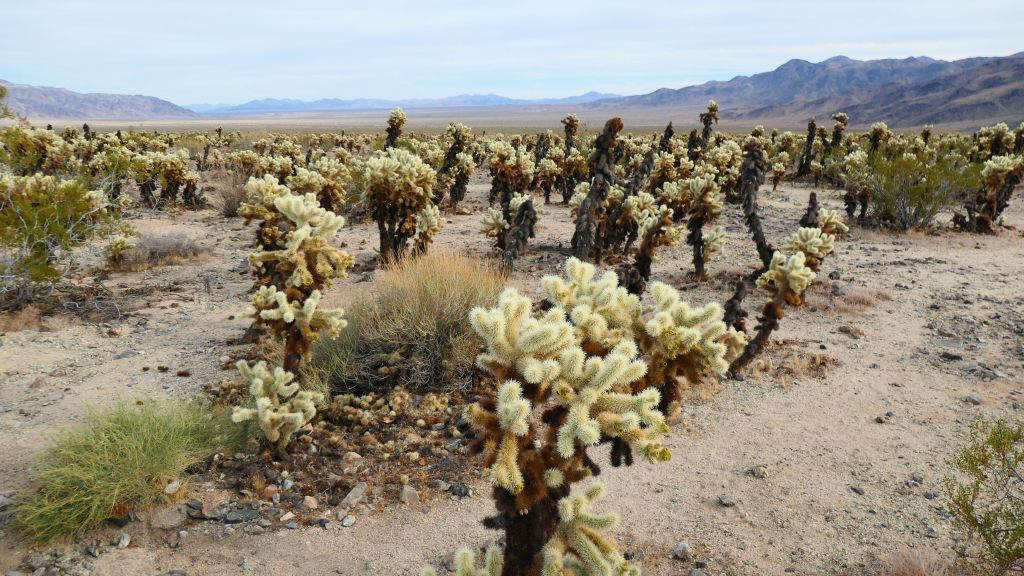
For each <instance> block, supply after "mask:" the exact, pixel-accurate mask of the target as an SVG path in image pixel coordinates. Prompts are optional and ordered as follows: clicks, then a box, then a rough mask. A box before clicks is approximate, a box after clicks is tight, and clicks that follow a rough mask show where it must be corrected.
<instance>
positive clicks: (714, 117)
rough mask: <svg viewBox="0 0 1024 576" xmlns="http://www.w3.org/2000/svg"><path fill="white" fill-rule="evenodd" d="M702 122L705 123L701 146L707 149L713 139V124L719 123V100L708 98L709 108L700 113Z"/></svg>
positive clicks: (701, 135) (701, 134)
mask: <svg viewBox="0 0 1024 576" xmlns="http://www.w3.org/2000/svg"><path fill="white" fill-rule="evenodd" d="M700 123H701V124H703V125H704V128H703V129H702V130H701V133H700V147H701V148H703V149H704V150H707V148H708V142H709V141H710V140H711V125H712V124H718V102H715V101H714V100H708V110H707V112H701V113H700Z"/></svg>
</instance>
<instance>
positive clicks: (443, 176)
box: [434, 122, 476, 206]
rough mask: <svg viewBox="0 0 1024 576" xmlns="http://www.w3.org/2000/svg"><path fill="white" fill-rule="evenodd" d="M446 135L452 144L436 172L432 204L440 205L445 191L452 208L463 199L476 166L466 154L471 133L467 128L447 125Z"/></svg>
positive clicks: (455, 124)
mask: <svg viewBox="0 0 1024 576" xmlns="http://www.w3.org/2000/svg"><path fill="white" fill-rule="evenodd" d="M446 133H447V135H448V136H449V137H450V138H451V139H452V144H451V146H449V147H448V151H447V152H446V153H445V156H444V160H443V161H442V163H441V168H440V169H439V170H438V171H437V190H436V192H435V194H434V204H437V205H440V204H441V201H442V200H444V193H445V191H447V192H448V196H449V197H450V198H451V203H452V206H456V205H457V204H458V203H459V202H461V201H462V199H463V198H464V197H465V195H466V186H467V185H468V184H469V177H470V176H471V175H472V174H473V168H474V167H475V166H476V163H475V162H473V157H472V156H471V155H470V154H468V153H467V150H468V149H469V144H470V138H471V137H472V133H471V132H470V129H469V127H468V126H466V125H464V124H459V123H456V122H453V123H451V124H449V125H448V129H447V131H446Z"/></svg>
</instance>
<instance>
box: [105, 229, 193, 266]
mask: <svg viewBox="0 0 1024 576" xmlns="http://www.w3.org/2000/svg"><path fill="white" fill-rule="evenodd" d="M206 251H207V250H206V249H205V248H203V247H201V246H199V245H198V244H196V242H195V241H194V240H192V239H191V238H189V237H188V236H185V235H184V234H159V235H146V236H142V237H141V238H139V239H138V240H137V241H135V242H134V244H133V245H132V246H130V247H128V248H126V249H122V250H117V251H112V252H110V253H109V255H108V257H107V263H108V264H109V265H110V268H111V270H114V271H117V272H141V271H143V270H147V269H149V268H154V267H156V266H166V265H169V264H177V263H179V262H182V261H185V260H188V259H190V258H195V257H196V256H199V255H200V254H202V253H204V252H206Z"/></svg>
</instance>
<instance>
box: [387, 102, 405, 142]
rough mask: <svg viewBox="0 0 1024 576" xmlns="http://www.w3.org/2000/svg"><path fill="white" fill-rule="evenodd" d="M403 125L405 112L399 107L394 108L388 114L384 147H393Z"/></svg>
mask: <svg viewBox="0 0 1024 576" xmlns="http://www.w3.org/2000/svg"><path fill="white" fill-rule="evenodd" d="M403 126H405V112H403V111H402V109H401V108H395V109H394V110H392V111H391V115H389V116H388V129H387V131H386V132H387V140H386V141H385V142H384V148H386V149H387V148H394V147H395V144H398V138H399V137H400V136H401V135H402V127H403Z"/></svg>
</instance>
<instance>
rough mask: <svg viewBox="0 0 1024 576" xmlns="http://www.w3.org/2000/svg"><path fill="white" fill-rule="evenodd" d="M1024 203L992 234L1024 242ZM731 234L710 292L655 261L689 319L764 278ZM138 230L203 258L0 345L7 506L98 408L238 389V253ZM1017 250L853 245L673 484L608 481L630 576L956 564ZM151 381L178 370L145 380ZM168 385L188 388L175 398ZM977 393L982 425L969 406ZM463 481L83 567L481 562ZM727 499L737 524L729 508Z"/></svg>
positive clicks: (954, 243) (967, 240) (125, 571)
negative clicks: (111, 307)
mask: <svg viewBox="0 0 1024 576" xmlns="http://www.w3.org/2000/svg"><path fill="white" fill-rule="evenodd" d="M476 181H477V182H482V181H483V180H482V179H481V177H479V176H478V177H477V179H476ZM486 190H487V187H486V186H485V185H483V184H477V185H474V186H472V187H471V189H470V198H469V200H468V201H467V202H466V203H465V204H464V205H465V207H467V208H469V209H470V210H471V211H472V212H473V213H472V214H469V215H450V216H449V217H448V220H449V224H448V226H447V227H446V228H445V230H443V231H442V233H441V234H440V235H439V238H438V242H437V246H439V247H447V248H451V249H456V250H461V251H465V252H468V253H470V254H473V255H479V256H480V257H482V258H492V259H493V258H494V254H493V252H492V251H491V248H490V243H489V241H488V240H487V239H485V238H484V237H483V235H482V234H480V233H479V231H478V230H479V224H478V220H479V217H480V212H481V210H482V207H483V206H484V205H485V203H486ZM765 190H766V189H762V199H761V204H762V207H763V210H762V218H763V220H764V221H765V225H766V231H767V233H768V236H769V239H770V240H771V241H773V242H774V243H775V244H776V245H781V244H782V243H783V239H784V238H785V236H787V235H788V234H790V233H791V232H793V231H795V230H796V228H797V220H798V219H799V217H800V214H801V213H802V211H803V207H804V206H805V203H806V200H807V196H808V193H809V192H810V189H808V188H804V187H796V186H785V185H784V186H782V187H780V189H779V191H778V192H776V193H774V194H769V193H767V192H766V191H765ZM819 196H820V197H821V199H822V203H823V204H824V205H826V206H828V207H830V208H839V207H840V205H841V202H840V200H839V196H840V193H839V192H836V191H819ZM1021 204H1022V202H1021V201H1016V202H1015V203H1014V206H1012V207H1011V208H1010V210H1008V212H1007V214H1006V220H1007V221H1008V222H1009V223H1011V224H1013V225H1016V226H1017V227H1019V228H1024V209H1022V208H1021ZM569 218H570V217H569V213H568V211H567V209H566V208H564V207H562V206H560V205H552V206H548V207H546V208H545V213H544V214H542V215H541V217H540V222H539V230H538V237H537V238H536V239H535V240H534V241H533V242H532V243H531V245H530V252H529V254H528V255H527V256H526V257H524V258H523V259H522V260H521V261H520V262H519V263H518V264H517V269H516V272H515V274H514V276H513V278H512V283H513V284H514V285H516V286H518V287H520V288H522V289H524V290H525V291H527V292H530V293H532V294H536V293H537V292H538V290H539V286H538V282H537V280H538V279H539V276H540V275H541V274H543V273H549V272H553V271H555V270H556V269H557V268H558V267H559V266H560V265H561V263H562V262H563V261H564V258H565V255H566V253H567V251H568V241H569V238H570V236H571V231H570V230H571V223H570V220H569ZM722 223H723V224H724V225H725V226H726V228H727V230H728V232H729V238H730V239H729V243H728V244H727V246H726V250H725V254H724V255H722V257H720V258H719V259H718V260H715V261H713V262H712V263H711V264H710V267H709V271H710V274H711V278H710V280H709V281H707V282H702V283H695V282H693V280H692V278H691V277H690V276H689V275H688V272H689V270H690V269H691V265H690V263H689V262H690V252H689V250H688V248H686V247H683V248H679V249H666V250H664V251H663V252H661V254H663V258H662V259H661V261H659V262H658V263H657V264H656V265H655V269H654V279H656V280H661V281H665V282H668V283H670V284H672V285H674V286H676V287H679V288H680V289H681V290H682V291H683V293H684V297H686V298H688V299H689V300H690V301H691V302H694V303H705V302H708V301H711V300H716V301H719V302H721V301H724V300H725V299H726V298H727V297H728V296H729V294H730V285H731V283H732V279H733V278H734V277H736V276H737V275H739V274H741V273H745V272H746V271H748V270H750V269H752V268H753V267H754V266H755V265H756V263H757V261H756V253H755V250H754V247H753V244H752V243H751V242H750V240H749V236H748V235H747V234H746V232H745V230H744V228H743V223H742V216H741V214H740V211H739V210H738V209H737V207H730V208H729V209H728V210H727V213H726V215H725V216H724V217H723V221H722ZM135 225H136V227H137V228H138V229H139V230H141V231H143V232H146V233H153V232H157V231H160V232H166V231H171V230H173V231H176V232H182V233H185V234H188V235H189V236H191V237H193V238H195V239H196V240H197V241H199V242H200V243H201V244H202V245H204V246H206V247H208V248H210V250H211V251H210V253H209V254H208V255H205V256H203V257H201V258H199V259H197V260H194V261H190V262H187V263H183V264H179V265H174V266H166V267H161V268H157V269H154V270H150V271H146V272H142V273H137V274H115V275H113V276H111V277H110V278H109V279H107V280H105V281H104V283H105V285H106V286H108V287H109V288H110V289H112V290H113V291H114V292H115V293H116V294H118V295H119V300H118V302H119V304H120V305H121V307H122V308H123V309H124V310H125V311H126V312H125V313H124V314H123V315H122V317H121V318H120V319H116V320H112V321H111V322H109V323H107V324H104V325H89V324H83V323H67V325H66V326H64V327H62V328H61V329H59V330H57V331H36V330H25V331H20V332H12V333H8V334H5V335H2V336H0V435H2V437H3V438H4V448H3V450H2V451H0V494H11V493H13V492H14V491H16V490H18V489H20V488H23V487H25V486H27V485H28V484H29V482H30V481H31V477H32V466H33V459H34V457H35V456H36V455H37V454H38V453H39V452H40V450H41V449H42V448H43V446H44V445H45V442H46V439H47V437H48V434H49V433H50V432H51V431H52V430H53V429H54V427H55V426H58V425H62V424H65V423H68V422H72V421H75V420H78V419H80V418H81V417H82V415H83V414H85V413H86V412H87V410H88V407H89V406H103V405H108V404H110V403H112V402H114V401H116V400H117V399H119V398H124V397H132V396H135V395H142V394H148V395H156V396H175V397H184V398H187V397H191V396H193V395H194V394H195V393H196V391H197V390H198V389H199V388H200V386H201V385H202V384H203V383H208V382H215V381H217V380H220V379H223V378H228V377H231V373H230V372H225V371H222V370H221V369H220V366H219V365H220V361H219V358H220V357H221V356H222V355H224V354H226V353H227V352H229V351H230V350H232V347H231V346H228V345H227V344H226V342H227V341H228V340H229V339H230V338H233V337H236V336H238V335H240V334H241V333H242V332H243V330H244V328H245V326H246V325H247V321H246V320H245V319H242V318H240V316H241V315H242V314H243V313H244V312H245V311H246V310H247V290H248V288H249V286H250V284H251V280H250V279H249V276H248V274H247V272H246V269H245V267H244V264H243V258H244V256H245V254H246V253H247V251H248V250H247V244H248V243H249V241H250V237H251V236H250V234H251V233H250V231H249V230H248V228H247V227H245V226H244V225H242V224H241V221H240V220H230V221H229V220H225V219H224V218H222V217H221V216H220V214H219V213H218V212H216V211H214V210H206V211H201V212H198V213H188V214H182V215H178V216H176V217H173V218H172V217H169V216H166V215H158V214H152V213H148V214H146V215H143V216H140V217H139V218H138V219H137V221H136V222H135ZM375 238H376V230H375V228H374V227H373V224H372V223H366V224H359V225H355V226H350V227H347V228H346V229H345V230H344V231H343V232H342V234H340V235H339V243H344V244H345V245H347V248H348V249H349V250H350V251H352V252H353V253H355V254H356V256H357V259H358V260H359V261H365V260H369V259H370V258H372V254H373V247H374V243H375ZM1022 244H1024V241H1022V239H1021V235H1020V232H1017V231H1012V230H1003V231H1002V232H1001V233H1000V235H998V236H971V235H962V234H957V233H954V232H950V231H946V232H940V233H938V234H933V235H929V234H909V235H895V234H891V233H884V232H878V231H870V230H865V229H861V228H859V227H854V228H853V230H852V231H851V234H850V235H849V237H848V238H847V239H845V240H842V241H840V242H839V243H837V251H836V252H837V254H836V255H835V256H833V257H830V258H828V259H827V260H826V261H825V263H824V265H823V267H822V270H821V273H820V274H819V277H818V281H817V282H816V284H815V285H814V287H813V288H812V289H811V291H810V293H809V297H808V304H807V306H806V307H805V308H803V309H800V310H793V311H792V312H788V313H787V316H786V318H785V320H784V321H783V323H782V328H781V330H780V331H779V332H778V333H777V335H775V336H774V337H773V340H774V342H775V344H773V345H772V346H771V347H770V348H769V350H768V352H767V354H766V356H765V357H764V361H763V362H761V363H760V365H759V366H757V367H756V368H755V370H754V371H753V372H751V373H749V374H747V375H746V378H745V379H743V380H742V381H738V380H731V381H728V382H725V383H723V386H722V390H721V391H720V393H719V394H717V395H716V396H714V397H713V398H711V399H710V400H707V401H704V402H702V401H700V400H699V399H696V398H694V399H693V400H694V401H693V402H692V403H691V404H689V405H687V406H686V407H685V409H684V412H683V416H682V419H681V421H680V422H678V423H677V424H676V425H675V426H674V427H673V431H672V433H671V435H670V437H669V439H668V442H667V444H668V446H669V447H670V448H671V449H672V452H673V455H674V456H673V459H672V460H671V461H670V462H668V463H665V464H661V465H645V464H640V465H637V466H634V467H632V468H629V469H612V468H611V467H610V466H605V467H604V470H605V472H604V474H602V476H601V480H602V481H603V482H604V483H605V484H606V485H607V488H608V492H607V493H608V496H607V497H606V498H605V500H604V501H603V502H602V503H601V505H600V508H601V509H602V510H614V511H617V512H619V513H620V514H621V515H622V523H621V524H620V526H619V527H618V528H616V529H615V534H616V535H617V537H618V538H619V539H620V540H621V541H622V543H623V545H624V547H625V548H626V549H627V550H629V551H630V552H631V553H632V554H634V555H635V556H636V557H637V558H643V560H642V565H643V568H644V571H645V573H647V574H655V575H660V574H688V573H689V571H690V569H691V568H692V567H693V563H692V562H690V563H687V562H682V561H679V560H674V559H670V558H669V556H670V553H671V551H672V549H673V548H674V547H675V546H676V544H677V543H679V542H687V543H688V544H689V545H690V546H691V547H692V548H693V550H694V557H695V559H698V560H703V561H705V562H707V569H706V572H707V573H708V574H713V575H718V574H740V575H743V574H781V573H784V572H785V573H792V574H806V575H812V574H814V575H818V574H877V573H879V570H880V567H881V566H882V565H883V563H884V559H885V558H886V557H887V556H889V555H891V554H892V553H894V552H896V551H897V550H899V549H901V548H904V547H918V548H927V549H933V550H937V551H939V552H940V553H942V554H943V555H945V556H947V557H950V556H951V553H950V547H951V546H952V544H953V535H952V534H951V531H950V525H949V522H948V520H947V518H946V516H945V514H944V512H943V507H942V496H941V491H942V489H941V483H942V479H943V477H944V476H945V475H946V474H947V473H948V466H947V461H948V459H949V458H950V456H951V455H952V454H953V452H954V451H955V450H956V448H957V447H958V446H959V445H960V444H962V442H963V440H964V438H965V433H966V429H967V426H968V424H969V423H970V422H971V421H972V419H974V418H975V417H976V416H979V415H983V414H984V415H991V416H1005V417H1008V418H1014V419H1019V418H1020V412H1019V411H1018V409H1017V406H1019V404H1018V401H1019V400H1020V398H1019V394H1020V391H1021V385H1022V383H1024V380H1022V376H1021V368H1024V296H1022V295H1021V292H1020V290H1019V281H1020V278H1021V276H1022V274H1024V252H1022V250H1021V248H1022ZM830 273H831V276H832V277H831V278H830ZM372 276H373V273H372V272H357V273H354V274H352V275H351V276H350V277H349V278H348V279H346V280H345V281H343V282H340V283H339V284H338V285H337V286H336V287H335V288H333V289H332V290H331V292H330V294H329V299H330V300H331V302H332V303H335V304H342V305H343V304H344V303H345V302H346V301H347V300H350V299H351V298H352V297H353V296H354V295H356V294H357V293H359V292H362V291H364V290H369V289H371V288H372V283H371V282H368V280H371V279H372ZM763 301H764V298H763V297H762V296H761V295H759V294H756V295H752V296H750V297H748V300H747V303H746V306H745V307H746V308H747V309H748V310H750V311H751V315H752V316H754V315H755V311H756V310H757V309H758V308H759V306H760V304H761V303H762V302H763ZM232 315H233V316H234V317H235V319H234V320H230V319H229V317H231V316H232ZM752 323H753V322H752ZM111 329H114V332H113V333H116V334H117V335H111V334H113V333H112V332H110V330H111ZM943 352H950V353H951V354H947V356H948V357H950V358H954V359H952V360H947V359H945V358H943V356H942V353H943ZM958 357H959V359H955V358H958ZM819 364H821V366H818V365H819ZM157 365H165V366H168V367H170V371H168V372H167V373H159V372H157V371H156V370H150V371H148V372H142V371H141V367H142V366H151V367H155V366H157ZM179 369H185V370H189V371H190V372H191V376H189V377H177V376H175V372H176V371H177V370H179ZM968 395H974V396H976V397H977V398H976V399H978V400H980V404H979V405H975V404H972V403H969V402H966V401H965V397H966V396H968ZM878 417H882V418H881V420H882V422H881V423H880V422H877V421H876V419H878ZM595 452H597V451H595ZM602 457H603V456H602ZM754 466H763V467H764V468H765V470H766V472H767V475H766V477H763V478H757V477H754V476H753V475H751V474H750V473H749V471H750V469H751V468H752V467H754ZM466 481H467V482H469V483H471V484H472V485H474V486H475V487H476V490H475V491H474V496H472V497H470V498H467V499H464V500H461V501H459V500H444V499H442V500H436V501H434V502H433V503H430V504H425V505H422V506H418V507H414V508H410V507H406V506H393V507H391V508H389V509H387V510H384V511H382V512H379V513H375V514H372V515H368V516H360V517H358V518H357V522H356V523H355V525H353V526H352V527H349V528H341V527H338V526H335V528H334V529H331V530H323V529H320V528H301V529H298V530H283V531H279V532H273V533H267V534H265V535H259V536H250V535H247V534H244V533H243V532H242V531H241V530H238V531H236V532H235V533H234V534H232V535H230V536H227V537H225V536H224V535H223V533H222V532H218V531H217V530H216V529H212V530H211V529H208V527H207V528H204V527H198V526H197V527H193V528H191V529H190V533H189V535H188V537H187V538H186V539H185V540H183V541H182V542H181V544H180V546H178V547H176V548H171V547H169V546H168V545H167V544H166V542H165V541H166V540H167V538H166V535H164V534H162V533H160V531H157V530H149V529H147V528H146V527H145V525H144V523H133V524H131V525H129V526H128V527H127V528H125V529H124V530H125V531H128V532H129V533H131V534H132V535H133V542H132V545H131V546H129V547H128V548H127V549H124V550H118V549H110V550H109V551H107V552H105V553H103V554H102V555H100V557H99V558H96V559H92V560H91V562H92V564H93V570H92V574H94V575H96V576H138V575H147V574H152V575H154V576H155V575H156V574H160V573H162V572H165V571H168V570H172V569H178V570H185V571H187V573H188V575H189V576H205V575H222V574H241V573H245V572H252V573H260V574H279V575H289V574H302V575H305V576H318V575H339V574H340V575H353V576H355V575H356V574H367V573H369V574H377V575H392V574H394V575H398V574H403V575H408V574H416V573H417V572H418V569H419V568H420V567H422V566H423V565H425V564H428V563H434V564H438V563H441V562H444V561H445V559H446V558H448V557H449V556H450V553H451V551H453V550H454V549H455V548H456V547H457V546H459V545H460V544H466V545H470V546H481V545H485V544H487V543H488V542H491V541H493V540H494V539H495V538H497V537H498V536H499V534H497V533H494V532H489V531H487V530H485V529H484V528H483V527H482V526H480V524H479V520H480V519H482V518H483V517H484V516H486V515H488V514H489V513H490V512H491V510H492V503H491V500H490V498H489V496H488V489H487V486H486V485H485V484H484V483H483V482H482V481H481V480H480V478H479V477H478V476H477V477H472V478H467V479H466ZM935 494H939V496H938V497H936V498H932V496H934V495H935ZM723 495H725V496H729V497H732V498H733V499H735V501H736V505H735V506H734V507H728V508H727V507H724V506H721V505H720V504H719V497H720V496H723ZM204 532H208V533H204ZM111 534H112V535H113V536H114V537H116V534H117V533H116V532H112V533H111ZM79 547H80V545H79ZM74 548H75V547H73V546H72V547H69V549H74ZM27 552H28V551H27V550H26V549H25V548H24V547H22V546H21V545H20V544H19V543H17V542H16V541H15V540H14V539H13V537H12V536H11V535H9V534H8V535H6V536H4V537H3V539H2V540H0V570H9V569H13V568H14V567H15V566H16V565H17V564H18V563H19V562H20V561H21V559H22V558H23V557H24V555H25V554H26V553H27Z"/></svg>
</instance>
